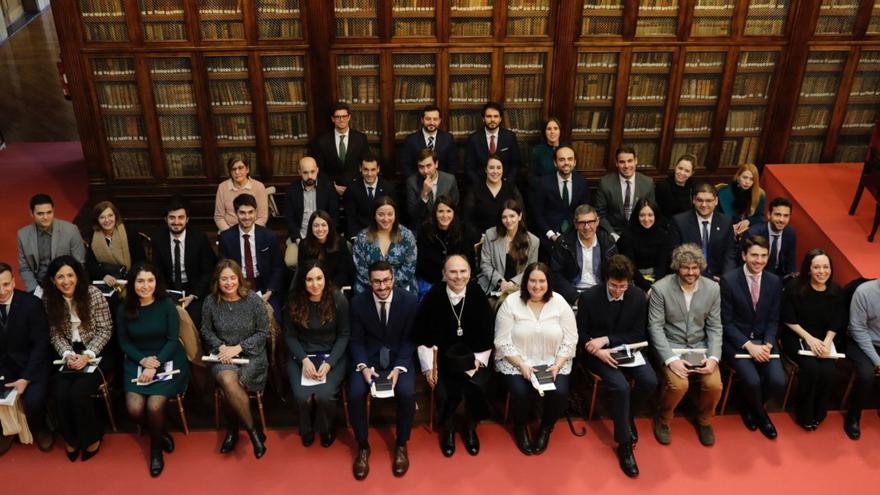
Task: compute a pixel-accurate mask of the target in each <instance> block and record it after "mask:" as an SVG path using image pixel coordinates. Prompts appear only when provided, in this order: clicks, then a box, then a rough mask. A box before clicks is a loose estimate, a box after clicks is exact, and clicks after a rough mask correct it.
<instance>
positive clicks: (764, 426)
mask: <svg viewBox="0 0 880 495" xmlns="http://www.w3.org/2000/svg"><path fill="white" fill-rule="evenodd" d="M759 428H760V430H761V433H762V434H763V435H764V436H765V437H767V438H769V439H770V440H774V439H776V437H777V436H778V433H777V432H776V426H774V425H773V422H772V421H770V416H767V414H766V413H765V414H764V417H763V418H761V424H760V426H759Z"/></svg>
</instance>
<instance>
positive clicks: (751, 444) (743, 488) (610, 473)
mask: <svg viewBox="0 0 880 495" xmlns="http://www.w3.org/2000/svg"><path fill="white" fill-rule="evenodd" d="M774 420H775V422H776V425H777V427H778V429H779V434H780V438H779V439H778V440H776V441H770V440H766V439H765V438H764V437H763V436H761V434H760V433H758V432H749V431H747V430H746V429H745V427H743V426H742V423H741V421H740V419H739V417H738V416H725V417H722V418H718V419H716V422H715V429H716V434H717V437H718V443H717V445H716V446H715V447H712V448H705V447H702V446H700V445H699V443H698V441H697V436H696V433H695V432H694V429H693V427H691V426H690V425H689V424H687V423H686V422H685V420H684V419H682V418H678V419H676V420H675V422H674V423H673V442H672V445H671V446H669V447H663V446H661V445H659V444H658V443H657V442H656V441H655V440H654V438H653V437H652V435H651V431H650V422H649V420H647V419H640V420H639V421H638V426H639V431H640V434H641V437H642V440H641V442H640V443H639V446H638V448H637V449H636V455H637V459H638V461H639V467H640V469H641V471H642V475H641V477H640V478H638V479H636V480H631V479H629V478H626V477H625V476H624V475H623V473H621V472H620V470H619V468H618V467H617V460H616V457H615V456H614V454H613V452H612V445H611V443H610V442H611V440H610V436H611V433H610V429H611V424H610V422H608V421H594V422H591V423H590V425H589V432H588V433H587V436H586V437H581V438H577V437H574V436H572V435H571V434H570V433H569V432H568V428H567V427H566V426H565V423H564V422H560V423H559V425H558V426H557V428H556V431H555V432H554V434H553V437H552V438H551V442H550V447H549V449H548V450H547V452H546V453H545V454H543V455H541V456H538V457H525V456H523V455H522V454H520V453H519V451H517V450H516V447H515V446H514V444H513V440H512V439H511V438H510V435H509V434H508V433H507V431H506V430H504V429H503V428H502V427H501V426H500V425H496V424H487V425H483V426H481V427H480V429H479V433H480V438H481V443H482V450H481V452H480V454H479V455H478V456H477V457H474V458H472V457H470V456H468V455H467V453H466V452H464V449H463V447H462V445H461V442H460V440H459V439H457V441H458V444H457V451H456V454H455V456H453V457H452V458H451V459H446V458H444V457H443V456H442V455H441V454H440V451H439V449H438V447H437V437H436V435H431V434H429V433H428V431H427V430H426V429H425V428H423V427H419V428H416V429H415V431H414V432H413V439H412V441H411V442H410V445H409V451H410V461H411V464H412V466H411V468H410V471H409V473H408V474H407V475H406V476H405V477H403V478H401V479H395V478H394V477H393V476H392V475H391V459H390V453H389V449H388V447H387V446H386V443H385V442H386V441H388V442H390V437H391V435H390V431H389V430H384V429H383V430H380V431H379V432H378V434H377V432H376V431H375V430H374V431H372V436H371V445H372V448H373V452H372V456H371V458H370V460H371V462H370V468H371V472H370V475H369V477H368V478H367V479H366V480H365V481H363V482H357V481H355V480H354V479H353V478H352V476H351V456H352V451H351V446H352V442H353V440H352V437H351V435H350V434H349V433H347V432H341V434H340V438H339V439H338V440H337V443H336V444H334V445H333V446H332V447H331V448H329V449H324V448H321V447H320V446H319V445H318V444H317V442H316V443H315V445H313V446H312V447H310V448H308V449H306V448H303V447H302V446H301V445H300V438H299V436H298V435H297V434H295V432H293V431H291V430H284V431H277V430H275V431H271V432H269V439H268V442H267V446H268V448H269V451H268V453H267V454H266V457H264V458H263V459H261V460H259V461H257V460H255V459H254V458H253V455H252V454H251V451H250V443H249V442H248V441H247V439H246V438H245V437H244V435H242V438H241V439H240V441H239V445H238V449H237V450H236V453H235V454H234V455H231V456H229V457H227V456H221V455H220V454H218V453H217V452H216V450H217V447H218V446H219V443H220V433H218V432H213V431H211V432H198V433H192V434H190V435H189V436H188V437H184V436H183V435H182V434H177V433H175V439H176V440H177V450H176V451H175V452H174V453H173V454H170V455H166V468H165V472H164V473H163V475H162V476H161V477H160V478H158V479H156V480H153V479H151V478H150V477H149V474H148V472H147V466H146V458H145V454H144V450H143V448H142V446H141V443H140V442H143V443H146V439H145V437H141V438H140V439H138V438H137V437H135V436H134V435H131V434H114V435H108V436H107V437H106V439H105V444H104V446H103V447H102V448H101V453H100V454H99V455H98V456H97V457H96V458H94V459H92V460H90V461H88V462H87V463H81V462H79V461H77V462H76V463H74V464H71V463H70V462H68V461H67V459H66V458H65V457H64V455H63V453H62V452H61V450H62V449H61V447H60V446H59V445H56V448H55V450H54V451H52V452H51V453H49V454H43V453H41V452H39V451H38V450H37V449H36V448H35V447H22V446H20V445H15V446H14V447H13V448H12V450H11V451H10V452H9V453H7V454H6V455H5V456H3V459H2V461H0V472H2V473H3V474H2V478H3V484H4V486H7V487H16V490H15V493H17V494H30V493H34V494H44V493H49V492H50V491H58V490H60V489H62V487H63V486H65V485H66V486H70V483H73V482H74V481H73V480H83V482H84V483H87V484H88V491H89V493H94V494H103V493H107V494H111V493H112V494H116V493H127V492H130V491H132V490H136V491H143V490H144V489H148V490H149V491H150V492H151V493H284V494H289V493H358V494H365V495H366V494H371V493H376V494H382V495H387V494H388V493H408V494H409V493H412V494H425V495H428V494H470V493H474V494H477V493H481V494H486V493H493V494H507V493H565V494H575V493H584V492H585V491H588V492H591V493H612V494H628V493H632V494H644V493H646V492H650V493H673V492H679V493H704V494H710V493H711V494H713V495H728V494H730V495H732V494H738V495H742V494H744V493H767V492H770V491H771V490H772V491H773V492H776V493H798V494H830V493H862V492H864V491H865V489H866V487H869V486H874V485H875V484H876V481H877V480H878V479H880V464H878V463H877V459H878V458H880V419H878V417H877V414H876V411H873V410H872V411H865V413H864V418H863V420H862V429H863V434H862V439H861V440H860V441H858V442H853V441H850V440H849V439H847V438H846V436H845V435H844V433H843V429H842V417H841V416H840V415H839V414H838V413H831V415H830V416H829V418H828V419H827V420H826V422H825V423H824V424H823V425H822V427H820V429H819V430H818V431H816V432H812V433H807V432H805V431H803V430H801V429H800V428H799V427H798V426H796V425H795V424H794V423H793V421H792V420H791V419H790V418H789V416H787V415H783V414H776V415H774ZM578 423H580V422H578ZM86 480H94V481H93V482H87V481H86ZM140 483H143V485H140ZM135 487H140V489H138V488H135ZM337 490H338V491H337ZM868 491H869V492H870V489H868Z"/></svg>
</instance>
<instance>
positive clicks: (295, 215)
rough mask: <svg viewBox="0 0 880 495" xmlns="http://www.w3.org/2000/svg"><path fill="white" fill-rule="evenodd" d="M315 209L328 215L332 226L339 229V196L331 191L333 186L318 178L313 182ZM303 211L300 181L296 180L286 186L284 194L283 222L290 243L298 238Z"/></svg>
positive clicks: (334, 191)
mask: <svg viewBox="0 0 880 495" xmlns="http://www.w3.org/2000/svg"><path fill="white" fill-rule="evenodd" d="M315 207H316V208H317V209H319V210H324V211H326V212H327V213H329V214H330V218H332V219H333V225H334V226H335V227H336V228H337V229H338V228H339V195H338V194H336V190H335V189H333V184H331V183H330V181H329V180H327V179H326V178H323V177H320V176H319V177H318V180H317V182H315ZM304 209H305V206H304V205H303V186H302V181H299V180H297V181H294V182H292V183H291V184H290V185H289V186H287V190H286V191H285V193H284V220H285V221H286V222H287V235H288V236H290V240H292V241H296V240H297V239H299V238H300V236H299V231H300V228H301V227H302V222H303V210H304Z"/></svg>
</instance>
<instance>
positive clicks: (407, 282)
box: [351, 225, 419, 296]
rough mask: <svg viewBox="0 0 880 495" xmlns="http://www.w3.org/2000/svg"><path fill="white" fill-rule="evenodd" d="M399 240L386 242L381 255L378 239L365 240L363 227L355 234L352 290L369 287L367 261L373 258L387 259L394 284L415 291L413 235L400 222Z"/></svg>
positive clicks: (376, 259)
mask: <svg viewBox="0 0 880 495" xmlns="http://www.w3.org/2000/svg"><path fill="white" fill-rule="evenodd" d="M399 228H400V241H399V242H392V243H391V245H390V246H388V255H387V256H382V251H380V250H379V240H378V239H377V240H375V241H373V242H372V243H369V242H367V230H366V229H364V230H362V231H361V233H360V234H358V236H357V237H356V238H355V240H354V245H353V247H352V250H351V251H352V256H353V257H354V266H355V271H356V272H357V280H356V282H355V287H354V290H355V293H358V294H360V293H361V292H365V291H367V290H369V288H370V280H369V273H368V272H369V269H370V265H372V264H373V263H375V262H377V261H387V262H388V263H390V264H391V267H392V268H393V270H394V286H395V287H400V288H401V289H403V290H405V291H407V292H409V293H411V294H413V295H416V296H417V295H418V294H419V286H418V283H416V251H417V250H416V238H415V236H414V235H413V233H412V231H410V230H409V229H408V228H406V227H404V226H403V225H401V226H400V227H399Z"/></svg>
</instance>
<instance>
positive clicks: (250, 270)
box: [241, 234, 254, 282]
mask: <svg viewBox="0 0 880 495" xmlns="http://www.w3.org/2000/svg"><path fill="white" fill-rule="evenodd" d="M241 237H242V238H244V277H245V278H246V279H248V281H249V282H253V281H254V255H253V253H251V241H250V238H251V235H250V234H242V235H241Z"/></svg>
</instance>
